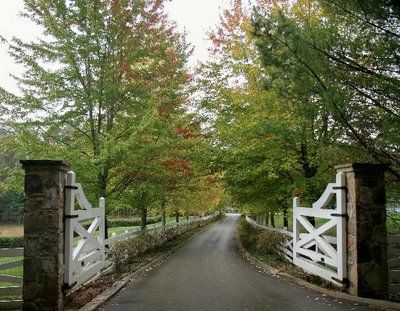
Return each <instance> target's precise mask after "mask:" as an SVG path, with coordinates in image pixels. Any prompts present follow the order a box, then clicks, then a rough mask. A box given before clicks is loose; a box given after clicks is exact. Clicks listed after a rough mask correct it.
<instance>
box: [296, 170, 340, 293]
mask: <svg viewBox="0 0 400 311" xmlns="http://www.w3.org/2000/svg"><path fill="white" fill-rule="evenodd" d="M334 196H336V202H335V203H334V207H333V208H332V207H331V208H330V207H328V205H329V203H330V202H331V200H332V198H333V197H334ZM308 217H315V218H316V225H315V226H313V225H312V224H311V222H310V221H309V219H307V218H308ZM293 218H294V222H293V234H294V237H293V238H294V239H293V263H294V264H295V265H297V266H299V267H301V268H303V269H304V270H306V271H308V272H310V273H312V274H316V275H319V276H320V277H322V278H324V279H326V280H329V281H331V282H333V283H336V284H337V285H344V284H345V283H346V277H347V269H346V261H347V256H346V180H345V175H344V173H338V174H337V175H336V182H335V183H330V184H328V186H327V187H326V189H325V192H324V193H323V194H322V196H321V197H320V198H319V200H318V201H317V202H315V203H314V204H313V205H312V208H309V207H301V206H300V199H299V198H298V197H295V198H294V199H293Z"/></svg>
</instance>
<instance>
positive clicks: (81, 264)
mask: <svg viewBox="0 0 400 311" xmlns="http://www.w3.org/2000/svg"><path fill="white" fill-rule="evenodd" d="M65 197H66V200H65V277H64V281H65V283H66V285H67V286H68V287H73V286H76V285H80V284H82V283H84V282H85V281H87V280H88V279H90V278H91V277H92V276H94V275H95V274H97V273H99V272H100V271H101V270H102V269H103V268H104V266H105V255H104V229H105V223H104V219H105V215H104V210H105V199H104V198H101V199H100V201H99V207H98V208H93V207H92V205H91V204H90V203H89V202H88V200H87V199H86V197H85V194H84V192H83V190H82V185H81V184H79V183H76V182H75V173H74V172H68V173H67V183H66V187H65ZM75 199H76V200H75ZM85 227H87V229H86V228H85Z"/></svg>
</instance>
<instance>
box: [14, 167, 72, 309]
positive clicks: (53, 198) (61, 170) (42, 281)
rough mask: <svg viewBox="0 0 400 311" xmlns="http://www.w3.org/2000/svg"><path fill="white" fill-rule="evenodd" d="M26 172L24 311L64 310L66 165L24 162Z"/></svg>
mask: <svg viewBox="0 0 400 311" xmlns="http://www.w3.org/2000/svg"><path fill="white" fill-rule="evenodd" d="M21 163H22V168H23V169H24V170H25V210H24V236H25V242H24V284H23V300H24V304H23V310H63V308H64V306H63V293H62V285H63V278H64V265H63V262H64V228H63V227H64V225H63V216H64V185H65V176H66V173H67V170H68V166H67V165H66V164H65V163H64V162H62V161H50V160H40V161H36V160H35V161H34V160H26V161H21Z"/></svg>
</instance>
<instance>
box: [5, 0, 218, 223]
mask: <svg viewBox="0 0 400 311" xmlns="http://www.w3.org/2000/svg"><path fill="white" fill-rule="evenodd" d="M165 2H166V1H164V0H161V1H160V0H145V1H134V0H126V1H98V0H88V1H72V2H71V1H66V0H63V1H39V2H38V1H36V0H24V4H25V10H24V12H23V15H24V16H25V17H26V18H29V19H31V20H32V21H34V22H35V23H36V24H38V25H39V26H40V27H41V29H43V32H44V34H43V37H42V38H41V39H40V40H36V41H33V42H23V41H22V40H19V39H17V38H15V39H12V40H11V41H10V42H6V43H7V45H8V49H9V53H10V55H11V56H12V57H13V58H14V60H15V61H16V62H19V63H21V64H22V65H23V66H24V68H25V72H24V74H23V75H22V76H20V77H16V80H17V82H18V84H19V87H20V93H19V94H10V93H8V92H7V91H5V90H4V89H0V110H1V111H2V112H4V115H5V116H7V117H6V118H5V119H4V121H5V122H4V124H3V126H2V128H1V129H0V130H1V136H2V139H1V141H0V151H1V154H3V153H4V155H7V157H6V158H7V159H8V157H13V158H14V160H15V161H14V165H15V162H17V161H18V160H19V159H21V158H24V159H42V158H46V159H62V160H64V161H66V162H68V163H69V164H70V165H71V169H72V170H74V171H75V172H76V173H77V181H78V182H81V183H82V184H83V186H84V190H85V193H86V195H87V197H88V199H89V200H90V201H91V202H97V200H98V198H99V197H105V198H106V200H107V201H106V202H107V203H106V209H107V211H106V212H107V214H118V212H119V211H121V210H122V211H124V212H125V211H127V210H128V211H129V213H127V214H128V215H134V214H135V215H137V214H141V215H142V216H143V219H144V218H145V216H146V215H147V213H148V212H150V211H152V212H154V214H156V213H157V212H161V210H163V211H165V208H166V205H168V204H169V205H170V206H172V205H173V206H174V208H175V209H177V210H180V211H184V212H185V213H186V214H188V213H189V210H196V212H198V214H202V213H203V212H206V211H209V210H212V209H214V206H215V205H217V204H218V202H217V201H218V199H215V200H204V201H202V200H200V199H198V197H199V196H200V195H199V194H200V193H202V192H203V191H204V189H205V188H206V187H205V183H202V182H198V181H199V180H203V179H205V178H207V176H209V175H210V174H209V172H208V171H206V170H204V168H203V167H202V161H204V159H201V156H200V155H201V154H202V153H203V151H204V149H205V144H204V143H203V142H202V137H201V135H200V130H201V129H200V126H199V124H197V123H196V122H195V120H194V117H193V115H191V114H190V113H189V112H188V111H187V110H188V109H187V108H186V106H187V103H188V98H189V96H190V90H189V88H188V82H189V81H190V79H189V78H190V77H189V72H188V69H187V66H186V62H187V59H188V56H189V54H190V51H189V47H188V45H187V43H186V41H185V36H184V35H183V34H181V33H179V32H178V31H177V29H176V27H175V25H174V24H173V23H172V22H171V21H170V20H169V19H168V16H167V14H166V13H165V10H164V4H165ZM3 127H4V129H3ZM7 159H6V160H7ZM9 168H10V169H7V172H5V174H4V178H2V176H0V190H1V189H2V187H3V186H4V187H5V188H6V189H7V191H8V190H10V188H11V187H12V186H13V187H16V188H18V190H19V191H21V189H22V179H21V176H22V174H21V170H19V167H18V166H14V167H11V166H10V167H9ZM0 175H3V173H2V172H1V171H0ZM14 177H18V178H14ZM6 180H8V181H12V182H11V183H9V182H4V183H3V181H6ZM207 190H208V192H209V193H213V194H215V195H214V196H213V195H210V197H212V198H214V197H218V196H219V195H220V192H216V193H215V192H213V191H212V187H209V186H208V185H207ZM204 192H206V191H204ZM181 193H186V194H187V195H186V196H185V198H191V199H188V200H179V199H177V197H178V196H180V194H181ZM191 193H193V196H192V195H191ZM194 198H196V199H194ZM188 201H190V202H195V203H196V204H194V206H193V208H192V207H188V204H186V203H188Z"/></svg>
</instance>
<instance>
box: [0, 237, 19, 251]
mask: <svg viewBox="0 0 400 311" xmlns="http://www.w3.org/2000/svg"><path fill="white" fill-rule="evenodd" d="M16 247H24V237H23V236H10V237H0V248H16Z"/></svg>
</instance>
